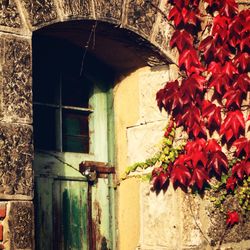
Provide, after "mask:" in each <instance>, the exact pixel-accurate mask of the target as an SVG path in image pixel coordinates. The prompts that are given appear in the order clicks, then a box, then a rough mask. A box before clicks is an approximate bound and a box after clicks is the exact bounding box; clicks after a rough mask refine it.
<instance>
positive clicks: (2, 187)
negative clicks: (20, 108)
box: [0, 122, 33, 199]
mask: <svg viewBox="0 0 250 250" xmlns="http://www.w3.org/2000/svg"><path fill="white" fill-rule="evenodd" d="M32 160H33V146H32V127H31V126H29V125H18V124H11V123H3V122H1V123H0V199H31V198H32V196H33V171H32Z"/></svg>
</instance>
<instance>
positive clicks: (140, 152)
mask: <svg viewBox="0 0 250 250" xmlns="http://www.w3.org/2000/svg"><path fill="white" fill-rule="evenodd" d="M165 125H166V122H165V121H158V122H153V123H147V124H143V125H138V126H134V127H130V128H128V129H127V140H128V163H129V164H133V163H134V162H140V161H145V160H146V159H147V158H150V157H152V156H153V155H154V154H155V153H156V152H157V151H158V150H159V143H160V140H161V138H162V136H163V133H164V132H163V128H164V126H165Z"/></svg>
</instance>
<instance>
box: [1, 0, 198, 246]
mask: <svg viewBox="0 0 250 250" xmlns="http://www.w3.org/2000/svg"><path fill="white" fill-rule="evenodd" d="M166 2H167V0H153V1H145V0H125V1H122V0H111V1H105V0H82V1H79V0H22V1H20V0H3V1H1V2H0V184H1V185H0V249H3V248H5V249H26V250H28V249H34V224H33V223H34V220H33V203H32V199H33V170H32V160H33V145H32V33H33V32H34V31H36V30H38V29H40V28H42V27H45V26H49V25H51V24H54V23H59V22H66V21H74V20H98V21H100V22H108V23H111V24H114V25H116V27H117V29H122V30H126V31H130V32H131V33H135V34H137V35H138V36H139V37H140V39H139V40H138V41H137V43H138V45H139V46H141V47H143V45H144V44H145V42H148V43H149V44H150V46H151V50H152V52H154V56H152V58H148V63H150V64H151V65H155V64H157V63H159V60H160V59H159V58H165V60H164V62H173V61H175V60H176V51H174V50H173V51H170V48H169V39H170V36H171V32H172V30H171V27H170V25H169V24H167V22H166V18H165V16H164V15H162V13H161V11H167V10H166V8H167V7H166ZM159 9H160V10H161V11H159ZM155 52H156V53H155ZM146 63H147V62H146ZM169 72H172V69H169V68H168V67H165V68H164V67H163V68H153V69H152V70H151V72H150V73H146V74H142V75H141V78H140V79H141V80H140V83H139V87H140V91H139V95H140V97H139V100H140V103H141V104H140V105H139V108H140V110H139V116H140V118H139V120H138V122H136V123H135V124H132V125H133V126H130V127H129V128H128V129H127V136H128V143H129V148H128V151H129V153H128V155H129V161H130V162H133V161H137V160H139V159H143V158H144V157H146V156H147V155H149V154H150V153H151V152H152V145H155V144H157V143H158V138H160V136H161V133H160V132H159V130H158V129H156V128H161V127H163V126H164V124H165V115H164V114H163V115H161V114H159V112H158V111H157V108H156V105H155V102H154V101H153V99H154V93H155V90H156V89H158V88H159V86H161V84H164V82H165V81H166V80H168V79H170V78H171V77H173V74H172V73H171V75H170V74H169ZM173 72H175V71H174V70H173ZM155 83H156V84H155ZM146 137H147V138H150V140H145V138H146ZM143 139H144V140H143ZM142 142H143V144H142ZM134 143H135V145H137V148H136V154H135V152H133V147H132V146H131V145H133V144H134ZM136 143H137V144H136ZM119 153H120V154H123V152H119ZM138 156H139V157H138ZM148 190H149V187H148V186H147V185H146V184H143V185H142V189H141V221H142V224H141V241H140V247H139V248H141V249H157V248H158V249H176V246H177V245H178V244H180V241H179V239H181V238H182V239H184V238H185V237H187V239H186V238H185V240H186V241H185V242H187V243H181V244H182V246H185V247H186V248H191V247H193V249H194V248H195V247H197V246H200V244H203V240H199V239H201V237H196V234H199V233H198V231H197V228H195V227H194V229H193V230H190V231H189V233H187V232H186V231H185V228H186V227H188V225H185V227H184V225H183V224H177V223H176V221H175V220H174V219H172V220H171V222H169V223H166V222H165V221H164V217H166V216H167V217H170V216H172V217H175V216H176V218H177V221H180V222H181V221H182V220H183V219H182V217H181V216H188V215H186V214H185V212H183V213H182V212H181V211H180V210H181V209H182V206H179V205H178V204H180V205H181V204H182V197H181V196H180V197H178V198H174V197H175V196H174V195H173V192H172V191H170V192H169V193H167V194H165V195H163V194H162V195H161V196H158V197H155V196H154V194H152V193H150V191H148ZM123 192H124V193H125V192H127V190H124V191H123ZM120 195H121V196H122V193H121V194H120ZM159 199H161V200H164V201H165V203H164V202H163V205H162V207H161V209H160V211H159V213H155V212H154V211H155V210H156V208H155V207H151V203H150V202H149V201H151V200H153V201H155V202H158V201H159ZM176 199H177V200H176ZM169 200H171V202H169ZM126 205H127V204H125V202H124V206H126ZM119 209H122V208H121V207H120V208H119ZM172 210H174V213H173V214H171V213H170V212H171V211H172ZM152 212H153V213H152ZM168 212H169V213H170V214H169V213H168ZM154 216H157V220H158V224H157V225H158V226H159V227H158V228H156V226H154V223H153V222H154ZM150 220H151V221H150ZM124 223H126V221H124ZM147 223H149V225H151V226H152V227H153V228H154V229H152V230H151V229H150V228H148V227H147ZM159 223H160V224H159ZM162 223H163V224H164V225H163V224H162ZM161 227H162V228H163V229H162V228H161ZM147 230H148V231H147ZM155 230H156V231H155ZM160 231H161V234H159V232H160ZM179 231H181V233H183V235H185V237H184V238H183V237H182V234H178V232H179ZM167 232H171V233H170V234H167ZM175 232H176V234H175ZM184 232H185V234H184ZM165 233H166V234H165ZM158 235H160V237H158ZM188 235H191V236H190V237H189V236H188ZM123 239H124V243H123V245H126V237H124V238H123ZM194 245H195V246H194ZM178 246H179V245H178Z"/></svg>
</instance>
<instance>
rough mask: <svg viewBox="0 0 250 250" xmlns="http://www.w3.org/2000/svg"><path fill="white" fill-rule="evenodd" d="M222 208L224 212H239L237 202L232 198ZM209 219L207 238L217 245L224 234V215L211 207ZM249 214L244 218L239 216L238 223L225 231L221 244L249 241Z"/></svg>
mask: <svg viewBox="0 0 250 250" xmlns="http://www.w3.org/2000/svg"><path fill="white" fill-rule="evenodd" d="M224 206H225V209H226V211H234V210H240V207H239V204H238V201H237V199H236V198H234V197H229V198H228V199H227V200H226V201H225V202H224ZM208 211H209V218H210V222H211V223H210V227H209V230H208V234H209V236H210V237H211V238H212V239H213V241H214V242H215V243H217V244H218V243H219V241H220V240H221V236H222V235H223V234H224V232H225V223H222V222H224V221H225V215H224V214H223V213H220V212H219V211H218V209H214V208H213V207H210V208H209V210H208ZM249 218H250V212H248V213H247V214H246V215H245V216H244V217H243V216H241V218H240V222H239V223H238V224H236V225H235V226H234V227H233V228H231V229H230V230H228V231H227V233H226V235H225V237H224V239H223V243H229V242H240V241H242V240H250V234H249V232H250V220H249Z"/></svg>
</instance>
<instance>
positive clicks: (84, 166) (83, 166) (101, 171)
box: [79, 161, 115, 182]
mask: <svg viewBox="0 0 250 250" xmlns="http://www.w3.org/2000/svg"><path fill="white" fill-rule="evenodd" d="M79 171H80V173H81V174H82V175H84V176H86V177H87V180H88V181H89V182H94V181H95V180H96V179H97V178H108V175H109V174H115V168H114V167H112V166H110V165H109V164H108V163H105V162H97V161H83V162H81V163H80V164H79Z"/></svg>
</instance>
